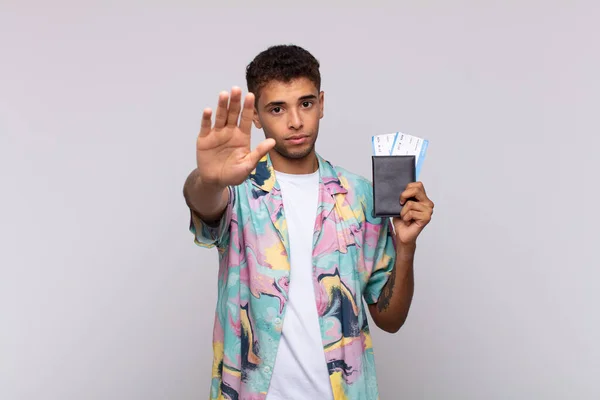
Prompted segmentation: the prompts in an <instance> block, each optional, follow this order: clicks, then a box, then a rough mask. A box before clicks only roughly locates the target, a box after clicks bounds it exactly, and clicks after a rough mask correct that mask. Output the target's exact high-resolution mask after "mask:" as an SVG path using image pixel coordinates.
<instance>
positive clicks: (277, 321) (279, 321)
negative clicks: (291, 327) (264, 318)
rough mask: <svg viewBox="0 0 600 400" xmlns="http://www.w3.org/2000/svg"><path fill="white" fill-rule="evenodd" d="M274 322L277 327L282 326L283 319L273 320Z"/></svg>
mask: <svg viewBox="0 0 600 400" xmlns="http://www.w3.org/2000/svg"><path fill="white" fill-rule="evenodd" d="M273 322H274V323H275V325H281V318H279V317H277V318H275V319H274V320H273Z"/></svg>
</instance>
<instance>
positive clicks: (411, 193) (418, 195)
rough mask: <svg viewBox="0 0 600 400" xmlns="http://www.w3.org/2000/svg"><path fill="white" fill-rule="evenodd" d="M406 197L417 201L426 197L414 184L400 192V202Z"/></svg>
mask: <svg viewBox="0 0 600 400" xmlns="http://www.w3.org/2000/svg"><path fill="white" fill-rule="evenodd" d="M408 199H415V200H417V201H426V200H427V197H426V196H425V193H423V191H422V190H421V189H420V188H418V187H415V186H412V187H408V188H407V189H406V190H404V191H403V192H402V193H401V194H400V204H404V203H405V202H406V201H407V200H408Z"/></svg>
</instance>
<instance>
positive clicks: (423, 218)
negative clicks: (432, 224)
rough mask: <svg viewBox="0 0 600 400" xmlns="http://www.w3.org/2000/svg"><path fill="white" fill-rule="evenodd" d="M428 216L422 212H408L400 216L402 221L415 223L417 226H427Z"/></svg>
mask: <svg viewBox="0 0 600 400" xmlns="http://www.w3.org/2000/svg"><path fill="white" fill-rule="evenodd" d="M430 218H431V217H430V216H429V214H427V213H426V212H423V211H417V210H410V211H408V212H407V213H406V214H404V215H403V216H402V221H404V222H405V223H409V222H411V221H415V222H417V223H418V224H427V223H428V222H429V220H430Z"/></svg>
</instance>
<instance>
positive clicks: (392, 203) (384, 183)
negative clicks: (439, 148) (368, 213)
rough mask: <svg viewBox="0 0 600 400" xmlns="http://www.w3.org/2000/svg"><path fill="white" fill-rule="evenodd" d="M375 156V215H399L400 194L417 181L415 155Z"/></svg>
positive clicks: (400, 208)
mask: <svg viewBox="0 0 600 400" xmlns="http://www.w3.org/2000/svg"><path fill="white" fill-rule="evenodd" d="M371 157H372V158H373V204H374V206H373V215H374V216H375V217H398V216H400V211H402V206H401V205H400V195H401V194H402V192H403V191H404V190H405V189H406V186H407V185H408V184H409V183H411V182H415V181H416V167H415V156H371Z"/></svg>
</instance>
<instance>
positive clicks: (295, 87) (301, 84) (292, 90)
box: [259, 78, 319, 104]
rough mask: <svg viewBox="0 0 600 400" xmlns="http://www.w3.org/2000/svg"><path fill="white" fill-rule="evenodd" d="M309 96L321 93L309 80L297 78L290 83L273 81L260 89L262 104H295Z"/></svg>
mask: <svg viewBox="0 0 600 400" xmlns="http://www.w3.org/2000/svg"><path fill="white" fill-rule="evenodd" d="M309 94H314V95H318V94H319V92H318V90H317V87H316V86H315V84H314V83H313V82H312V81H311V80H310V79H308V78H297V79H293V80H291V81H289V82H282V81H271V82H269V83H267V84H266V85H265V86H263V88H262V89H260V98H259V102H260V103H262V104H267V103H269V102H271V101H285V102H293V101H296V100H297V99H298V98H300V97H302V96H306V95H309Z"/></svg>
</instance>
